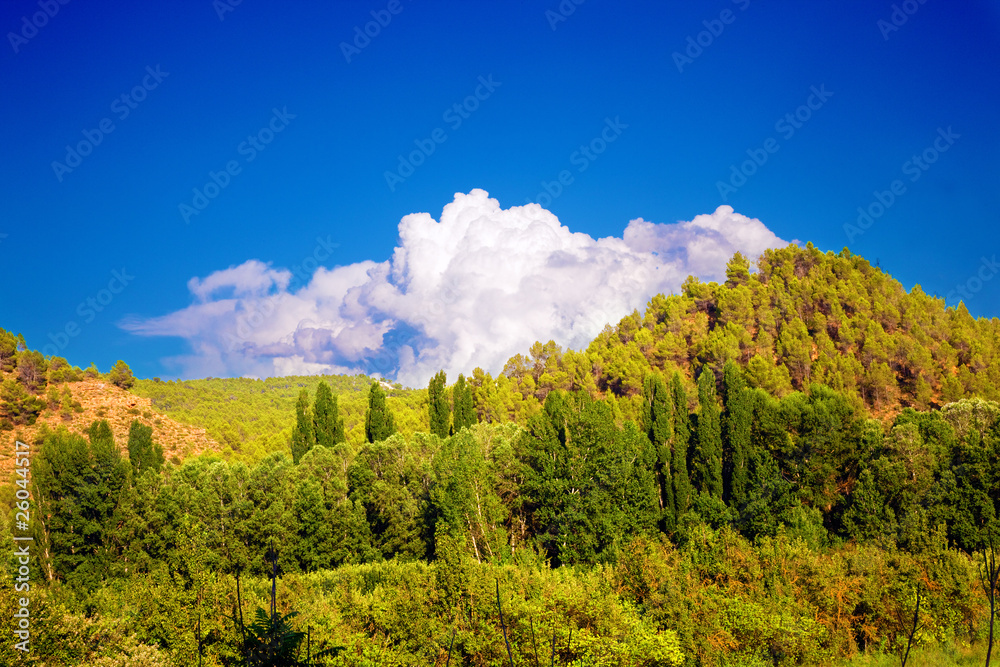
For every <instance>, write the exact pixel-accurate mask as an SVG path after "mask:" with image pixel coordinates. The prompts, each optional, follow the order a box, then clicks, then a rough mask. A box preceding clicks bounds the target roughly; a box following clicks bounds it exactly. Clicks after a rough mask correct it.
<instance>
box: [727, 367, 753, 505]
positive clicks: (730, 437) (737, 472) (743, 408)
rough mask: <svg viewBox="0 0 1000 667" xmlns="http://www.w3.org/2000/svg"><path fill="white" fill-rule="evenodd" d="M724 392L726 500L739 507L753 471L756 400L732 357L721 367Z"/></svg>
mask: <svg viewBox="0 0 1000 667" xmlns="http://www.w3.org/2000/svg"><path fill="white" fill-rule="evenodd" d="M722 391H723V396H722V400H723V403H724V404H725V407H726V412H725V415H724V417H723V433H722V435H723V451H724V456H723V461H724V472H725V474H724V477H725V479H724V482H725V491H726V499H727V501H728V502H729V505H730V506H731V507H735V508H737V509H739V508H740V507H741V506H742V505H743V504H745V503H746V493H747V484H748V480H749V474H750V452H751V449H750V448H751V443H750V431H751V427H752V425H753V424H752V416H753V399H752V396H751V394H750V393H749V392H748V391H747V388H746V381H745V380H744V379H743V371H741V370H740V367H739V366H738V365H737V364H736V362H734V361H732V360H729V361H727V362H726V364H725V366H723V369H722Z"/></svg>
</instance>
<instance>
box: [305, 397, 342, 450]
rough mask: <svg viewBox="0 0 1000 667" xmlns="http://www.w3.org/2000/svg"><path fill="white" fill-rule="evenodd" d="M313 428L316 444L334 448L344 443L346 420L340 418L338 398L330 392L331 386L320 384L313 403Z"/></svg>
mask: <svg viewBox="0 0 1000 667" xmlns="http://www.w3.org/2000/svg"><path fill="white" fill-rule="evenodd" d="M313 428H314V433H315V434H316V444H317V445H322V446H323V447H333V446H334V445H335V444H337V443H338V442H344V440H345V438H344V420H343V419H341V418H340V410H339V408H338V407H337V397H336V396H334V395H333V392H332V391H330V385H328V384H327V383H326V382H322V381H321V382H320V383H319V386H318V387H316V401H315V403H313Z"/></svg>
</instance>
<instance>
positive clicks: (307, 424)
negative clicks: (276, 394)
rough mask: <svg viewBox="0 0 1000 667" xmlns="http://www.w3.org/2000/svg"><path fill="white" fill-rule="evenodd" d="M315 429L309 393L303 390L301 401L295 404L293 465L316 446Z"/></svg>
mask: <svg viewBox="0 0 1000 667" xmlns="http://www.w3.org/2000/svg"><path fill="white" fill-rule="evenodd" d="M314 428H315V427H314V426H313V417H312V411H311V410H310V409H309V392H308V391H307V390H305V389H303V390H302V391H301V392H299V400H298V401H297V402H296V403H295V428H294V429H293V430H292V462H293V463H298V462H299V459H301V458H302V455H303V454H305V453H306V452H308V451H309V450H310V449H312V448H313V446H314V445H315V444H316V432H315V430H314Z"/></svg>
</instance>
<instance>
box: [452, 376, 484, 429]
mask: <svg viewBox="0 0 1000 667" xmlns="http://www.w3.org/2000/svg"><path fill="white" fill-rule="evenodd" d="M451 396H452V403H454V404H455V414H454V416H453V417H452V420H453V421H454V430H455V433H458V432H459V431H461V430H462V429H463V428H471V427H472V425H473V424H475V423H476V422H477V421H478V420H477V419H476V408H475V406H474V405H473V402H472V387H470V386H469V385H467V384H466V383H465V376H464V375H459V376H458V381H457V382H456V383H455V386H454V387H453V388H452V390H451Z"/></svg>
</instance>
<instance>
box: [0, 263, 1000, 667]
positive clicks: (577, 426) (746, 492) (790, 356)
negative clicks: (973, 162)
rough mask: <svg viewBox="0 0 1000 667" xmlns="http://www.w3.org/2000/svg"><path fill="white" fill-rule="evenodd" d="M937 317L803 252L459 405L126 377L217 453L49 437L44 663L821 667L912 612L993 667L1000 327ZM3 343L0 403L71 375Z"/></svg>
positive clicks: (941, 312)
mask: <svg viewBox="0 0 1000 667" xmlns="http://www.w3.org/2000/svg"><path fill="white" fill-rule="evenodd" d="M942 305H943V304H941V303H940V301H939V300H934V299H931V298H930V297H927V296H925V295H923V294H922V293H921V292H920V291H919V288H914V290H913V291H912V292H911V293H910V294H906V293H905V292H903V291H902V289H901V288H899V286H898V284H897V283H894V282H893V281H891V280H890V279H889V278H888V277H887V276H885V275H884V274H882V273H881V272H880V271H877V270H875V269H872V268H871V267H870V266H869V265H868V264H867V262H864V260H861V259H860V258H856V257H852V256H850V255H849V254H848V253H846V252H844V253H841V254H839V255H833V254H829V253H828V254H825V255H824V254H822V253H819V252H818V251H816V250H815V249H814V248H812V247H811V246H810V247H807V248H804V249H797V248H788V249H785V250H780V251H769V252H768V253H766V254H765V255H764V256H763V257H762V258H761V260H760V262H759V270H758V271H757V272H756V273H750V271H749V267H748V264H747V263H746V261H745V260H743V259H742V258H741V257H739V256H737V257H736V258H734V260H733V261H732V262H731V263H730V266H729V270H728V272H727V282H726V283H725V284H723V285H715V284H710V285H703V284H700V283H698V282H697V281H695V280H693V279H692V280H689V281H688V282H687V283H685V287H684V291H683V293H682V294H680V295H675V296H669V297H662V296H658V297H655V298H654V299H653V300H652V301H651V302H650V306H649V308H648V309H647V312H646V314H645V315H644V316H641V317H640V316H639V315H638V314H634V315H632V316H630V317H627V318H625V319H624V320H622V322H621V323H619V325H618V327H616V328H614V329H612V328H608V329H606V330H605V332H604V333H603V334H602V335H601V336H599V337H598V338H597V339H596V340H595V341H594V342H593V344H591V346H590V347H589V348H588V349H587V350H586V351H584V352H574V351H566V352H562V351H561V350H560V349H559V348H558V347H557V346H555V345H554V344H552V343H549V344H545V345H543V344H540V343H539V344H536V345H534V346H533V347H532V349H531V350H530V358H528V357H523V356H520V355H518V356H516V357H514V358H513V359H511V360H510V362H508V364H507V367H506V368H505V370H504V372H503V373H502V374H501V375H500V376H498V377H497V378H496V379H493V378H491V377H490V376H488V375H487V374H485V373H483V372H482V371H481V370H479V369H477V370H476V371H475V372H474V373H473V375H472V378H471V379H469V380H467V379H466V378H465V377H464V376H459V378H458V381H457V382H456V383H455V385H454V386H452V388H451V390H450V391H448V387H447V386H446V376H445V375H444V373H443V372H441V373H439V374H437V375H436V376H435V377H434V378H433V379H432V380H431V383H430V385H429V386H428V388H427V389H426V390H404V389H402V388H400V387H395V388H392V387H387V386H386V385H384V384H383V383H381V382H378V381H375V382H373V381H371V380H370V379H368V378H364V377H360V376H359V377H354V378H349V377H340V378H338V377H327V378H282V379H278V380H268V381H254V380H204V381H193V382H182V383H177V382H171V383H162V382H158V381H138V382H137V384H136V387H135V389H134V391H137V392H141V393H143V394H144V395H149V396H152V397H153V399H154V405H156V406H157V407H158V408H160V409H163V410H165V411H167V412H169V413H171V414H174V415H178V416H182V418H185V419H187V420H189V421H191V422H192V423H202V424H204V425H205V426H206V427H208V428H209V430H210V432H212V433H213V434H218V435H219V437H221V438H222V439H223V440H224V441H225V442H226V443H227V444H228V445H229V447H230V450H229V451H228V452H227V454H226V456H225V457H222V458H217V457H211V456H202V457H197V458H192V459H189V460H187V461H184V462H182V463H180V464H176V465H175V464H171V463H164V461H163V455H162V449H159V448H158V445H157V443H155V442H153V440H152V437H151V432H150V431H149V429H148V427H144V426H143V425H142V424H140V423H139V422H136V423H135V424H133V428H132V429H131V430H130V432H129V438H128V443H127V447H126V446H125V444H126V443H115V442H114V439H113V436H112V434H111V430H110V428H108V426H107V424H106V423H104V422H101V421H97V422H95V423H94V424H93V425H92V426H91V428H90V429H88V431H87V434H86V437H84V436H81V435H78V434H73V433H70V432H68V431H66V430H62V429H60V430H55V431H50V430H43V431H42V432H41V433H40V435H39V436H38V442H37V443H35V445H36V449H37V450H38V451H39V452H40V453H39V455H38V456H37V459H36V460H35V461H33V463H32V475H33V477H32V479H33V487H32V497H33V500H34V503H35V505H34V507H35V509H34V511H35V513H36V517H37V518H36V521H35V522H34V524H33V525H34V529H35V538H36V540H37V542H38V544H39V545H40V548H39V549H38V550H37V551H36V552H35V554H36V560H37V562H35V563H33V567H34V568H36V571H38V572H42V573H44V574H45V578H46V579H47V580H48V581H47V583H46V584H45V585H44V586H41V587H39V589H38V592H37V599H38V608H37V610H36V612H37V616H36V618H38V619H41V620H40V623H41V624H42V625H43V627H44V628H45V630H43V632H47V633H49V637H48V640H47V641H46V642H45V643H44V644H43V643H41V642H40V643H39V644H38V646H39V650H38V652H37V653H36V654H34V655H33V656H32V658H31V659H32V660H34V661H35V663H30V662H28V663H25V664H52V665H61V664H65V665H74V664H98V665H123V666H124V665H135V666H138V665H167V664H171V665H191V664H195V663H196V662H197V660H198V651H199V646H201V650H202V652H203V656H202V659H203V660H204V664H206V665H229V664H241V660H242V661H243V663H245V662H246V660H247V658H246V656H247V655H249V653H248V651H250V649H249V648H248V646H264V645H270V646H279V645H280V646H283V647H285V648H282V649H281V650H282V651H285V650H286V649H287V651H292V649H294V651H295V652H296V657H294V658H292V657H289V658H287V659H288V660H290V661H292V660H295V661H298V660H300V659H301V656H299V653H301V650H300V649H301V646H302V634H301V633H303V632H305V633H307V636H308V637H309V638H310V641H311V642H314V644H311V645H310V646H312V647H314V648H315V649H316V651H321V650H323V649H330V652H329V653H328V654H327V655H326V657H324V658H322V659H321V661H320V662H319V663H318V664H329V665H345V666H346V665H359V666H360V665H374V664H379V665H383V664H385V665H409V664H428V665H431V664H444V663H445V661H446V660H448V659H450V660H451V662H452V664H472V665H494V664H500V662H501V661H505V660H506V659H507V655H506V644H505V641H504V636H505V634H506V636H507V637H508V638H509V641H510V645H511V652H512V654H513V657H514V664H515V665H528V664H535V662H536V660H537V661H538V662H539V664H540V663H541V662H543V661H545V660H546V659H548V660H550V661H553V660H554V661H555V664H564V665H568V664H574V665H578V666H581V667H582V666H584V665H586V666H596V665H609V666H610V665H643V666H650V667H652V666H654V665H719V666H722V665H751V666H753V665H795V664H829V663H831V662H834V661H838V660H846V659H849V658H851V657H854V656H859V655H878V654H895V655H901V653H902V652H903V650H904V647H905V644H906V643H907V640H908V637H909V635H910V633H911V631H912V630H913V621H914V617H916V620H917V631H915V632H913V638H914V642H915V644H916V646H917V649H916V652H915V654H914V655H917V656H919V655H921V651H937V652H936V653H933V655H934V656H937V657H936V658H934V659H933V660H939V659H947V660H949V661H951V662H952V664H957V661H958V660H959V658H960V652H961V651H964V650H966V649H964V648H962V647H967V646H969V645H975V646H976V647H977V648H976V649H974V651H978V654H976V655H978V656H981V655H983V654H985V652H986V646H985V645H986V643H987V638H988V637H989V636H991V635H990V633H991V628H992V620H993V618H992V616H993V613H992V612H993V610H994V603H995V599H996V585H997V583H996V582H997V577H996V576H995V570H996V567H995V545H996V544H997V543H998V541H1000V404H998V403H997V402H995V399H996V398H998V396H997V386H998V385H997V384H996V380H997V379H1000V378H997V377H995V376H996V373H997V372H998V371H997V364H996V363H994V358H995V356H994V355H995V352H996V351H997V348H998V340H1000V336H998V332H1000V323H998V322H997V321H996V320H992V321H985V320H981V321H974V320H972V319H971V318H969V317H968V313H967V312H965V311H964V309H963V308H961V307H960V308H959V309H949V310H945V309H944V308H943V307H942ZM0 333H3V332H0ZM9 338H11V336H9V335H7V337H6V338H5V337H4V335H0V364H5V365H6V368H7V369H8V370H7V373H9V374H11V375H12V376H13V374H15V373H16V374H17V379H13V378H6V379H5V380H4V383H5V384H4V387H5V390H6V387H7V382H8V380H13V382H14V383H15V384H16V385H17V386H18V387H20V388H21V390H22V391H23V392H25V393H26V395H27V396H29V397H30V396H38V395H39V392H42V391H44V387H45V384H46V383H51V382H54V380H53V375H52V374H53V366H55V368H56V371H57V372H66V371H65V368H66V366H68V365H62V364H60V363H57V361H56V359H48V360H47V359H44V358H41V360H39V359H38V358H36V357H35V356H33V355H29V354H27V353H26V352H27V351H26V350H25V349H21V350H20V351H18V349H17V348H18V347H19V346H18V344H17V341H16V339H15V344H14V351H13V352H12V353H11V352H10V350H9V348H10V347H11V346H10V341H9V340H7V339H9ZM5 340H6V341H7V342H5ZM20 347H21V348H23V347H24V346H23V345H20ZM22 360H25V361H23V362H22ZM22 363H23V367H24V368H25V371H24V374H23V376H22V374H21V371H20V370H19V369H20V368H21V366H22ZM43 367H44V369H45V370H44V371H42V370H40V369H42V368H43ZM32 369H34V370H32ZM70 370H72V369H70ZM387 392H388V393H387ZM17 400H19V401H22V402H23V401H25V400H26V399H24V398H23V397H22V398H20V399H17ZM209 405H211V406H213V407H214V410H209V408H208V406H209ZM7 414H8V415H9V414H10V412H8V413H7ZM279 414H280V416H279ZM10 418H11V417H10V416H8V419H10ZM122 449H125V450H127V457H126V456H124V455H123V454H122V453H121V452H122ZM8 493H10V494H12V493H13V492H12V491H10V492H8ZM11 505H12V503H10V502H8V503H7V504H6V506H7V507H10V506H11ZM7 519H8V521H7V522H5V524H4V525H3V531H4V533H5V536H6V535H9V534H10V524H9V517H7ZM10 543H11V541H10V539H9V537H8V538H7V539H6V540H5V542H4V544H6V545H9V544H10ZM4 548H8V547H4ZM8 550H9V549H8ZM269 554H271V555H273V558H272V560H270V561H269V560H268V555H269ZM991 559H992V560H991ZM991 563H993V565H991ZM270 576H276V579H277V583H276V586H277V588H278V590H279V592H278V594H277V595H276V597H275V599H276V600H277V603H276V608H274V609H273V610H272V612H271V613H270V614H268V613H265V612H263V611H262V609H263V608H264V607H265V606H266V603H265V600H270V599H271V590H272V589H271V588H270V586H271V583H270V582H269V581H268V579H269V577H270ZM238 581H242V590H243V594H242V596H238V595H237V591H238V590H239V585H238V584H237V582H238ZM497 591H499V600H498V593H497ZM13 595H14V594H13V592H12V591H11V589H10V586H9V585H5V587H4V593H3V597H2V598H0V607H3V609H13V608H14V605H15V604H16V602H15V600H14V597H13ZM918 600H919V601H920V602H919V611H917V605H918V603H917V601H918ZM498 603H499V605H502V609H503V619H504V622H503V626H501V621H500V615H499V611H500V606H499V605H498ZM254 609H261V611H260V613H258V614H257V616H256V620H255V621H254V620H252V619H253V618H254V617H253V616H252V614H253V613H254V612H253V610H254ZM296 612H297V614H298V615H295V613H296ZM0 613H2V614H4V615H3V616H0V624H3V623H8V624H9V623H10V621H9V619H10V618H11V615H10V614H9V613H7V612H5V611H3V610H0ZM242 614H246V615H247V617H248V618H250V619H251V621H250V622H247V623H240V622H239V621H238V619H240V618H242ZM247 628H251V630H252V634H250V635H248V634H247ZM4 631H5V632H6V631H7V628H6V627H5V628H4ZM268 638H270V639H268ZM109 642H110V644H109ZM248 642H250V643H249V644H248ZM110 645H114V646H115V647H116V649H117V647H119V646H120V647H122V648H121V650H120V651H119V652H117V653H116V652H115V651H114V650H112V649H111V648H109V646H110ZM42 646H44V647H45V648H42ZM449 646H450V647H451V653H450V654H449ZM935 646H938V647H939V648H934V647H935ZM940 647H943V648H940ZM341 649H342V650H341ZM3 650H7V647H4V649H3ZM275 650H277V649H275ZM287 651H286V652H287ZM241 654H242V655H241ZM0 655H2V656H3V657H4V659H8V658H10V654H9V652H8V653H7V654H4V653H2V651H0ZM283 655H284V654H283ZM289 655H291V653H289ZM123 656H124V657H123ZM10 659H13V658H10ZM929 659H930V658H929ZM976 660H977V661H980V662H981V660H980V658H978V657H977V658H976ZM289 664H292V663H289Z"/></svg>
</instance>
